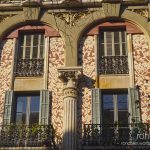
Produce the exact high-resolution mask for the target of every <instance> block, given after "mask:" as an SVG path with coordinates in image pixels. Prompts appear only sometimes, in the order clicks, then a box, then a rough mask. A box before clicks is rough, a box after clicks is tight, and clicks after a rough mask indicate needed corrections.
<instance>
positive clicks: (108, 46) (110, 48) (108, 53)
mask: <svg viewBox="0 0 150 150" xmlns="http://www.w3.org/2000/svg"><path fill="white" fill-rule="evenodd" d="M107 56H112V44H108V43H107Z"/></svg>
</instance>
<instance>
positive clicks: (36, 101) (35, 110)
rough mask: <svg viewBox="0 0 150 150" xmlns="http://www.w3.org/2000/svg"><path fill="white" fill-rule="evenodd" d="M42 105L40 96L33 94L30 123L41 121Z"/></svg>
mask: <svg viewBox="0 0 150 150" xmlns="http://www.w3.org/2000/svg"><path fill="white" fill-rule="evenodd" d="M39 107H40V97H39V96H31V102H30V121H29V122H30V124H35V123H38V122H39V109H40V108H39Z"/></svg>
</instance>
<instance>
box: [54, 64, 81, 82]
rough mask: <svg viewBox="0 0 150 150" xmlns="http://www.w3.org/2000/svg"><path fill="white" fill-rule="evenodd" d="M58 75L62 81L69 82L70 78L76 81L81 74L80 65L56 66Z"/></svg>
mask: <svg viewBox="0 0 150 150" xmlns="http://www.w3.org/2000/svg"><path fill="white" fill-rule="evenodd" d="M57 70H58V77H59V79H60V80H62V81H63V82H64V83H67V82H69V81H70V80H72V81H74V82H76V81H77V80H78V79H79V78H80V77H81V76H82V74H83V73H82V67H80V66H76V67H62V68H58V69H57Z"/></svg>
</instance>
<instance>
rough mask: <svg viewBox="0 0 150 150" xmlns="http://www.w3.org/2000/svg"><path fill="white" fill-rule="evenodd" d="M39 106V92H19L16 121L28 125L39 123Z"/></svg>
mask: <svg viewBox="0 0 150 150" xmlns="http://www.w3.org/2000/svg"><path fill="white" fill-rule="evenodd" d="M39 107H40V96H39V94H17V96H16V115H15V122H16V123H17V124H26V125H31V124H35V123H39Z"/></svg>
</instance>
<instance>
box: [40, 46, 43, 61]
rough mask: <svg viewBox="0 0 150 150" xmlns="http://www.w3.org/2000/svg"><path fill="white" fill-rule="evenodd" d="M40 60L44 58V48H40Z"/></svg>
mask: <svg viewBox="0 0 150 150" xmlns="http://www.w3.org/2000/svg"><path fill="white" fill-rule="evenodd" d="M40 58H44V46H40Z"/></svg>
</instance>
